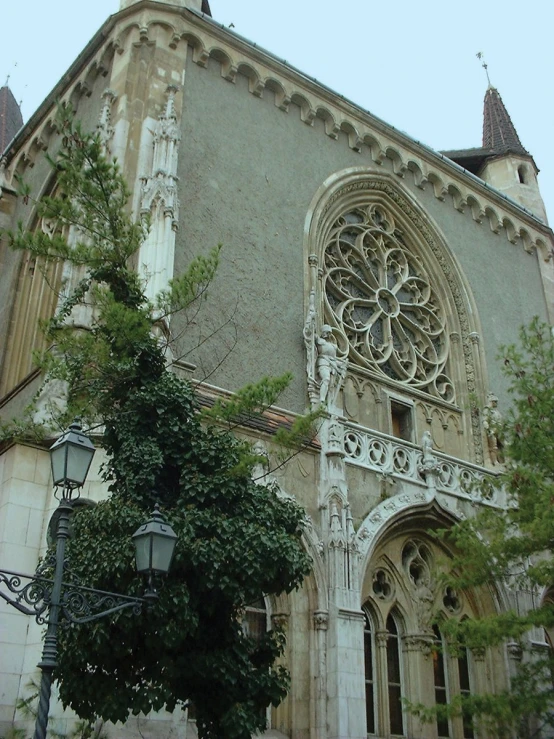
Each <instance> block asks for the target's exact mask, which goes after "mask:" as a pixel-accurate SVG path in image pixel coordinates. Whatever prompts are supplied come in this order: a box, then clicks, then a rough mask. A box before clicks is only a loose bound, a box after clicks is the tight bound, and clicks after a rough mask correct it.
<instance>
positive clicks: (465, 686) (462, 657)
mask: <svg viewBox="0 0 554 739" xmlns="http://www.w3.org/2000/svg"><path fill="white" fill-rule="evenodd" d="M458 680H459V683H460V695H461V696H462V698H467V697H469V696H470V695H471V680H470V670H469V655H468V651H467V648H466V647H463V648H462V650H461V652H460V654H459V656H458ZM462 718H463V726H464V739H473V737H474V736H475V733H474V731H473V722H472V720H471V716H470V715H469V714H468V712H467V711H464V712H463V716H462Z"/></svg>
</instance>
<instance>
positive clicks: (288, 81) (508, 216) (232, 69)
mask: <svg viewBox="0 0 554 739" xmlns="http://www.w3.org/2000/svg"><path fill="white" fill-rule="evenodd" d="M153 23H155V21H153ZM169 35H170V36H171V38H170V40H169V46H170V47H171V48H174V49H176V48H177V47H178V45H179V44H180V43H186V44H188V45H190V46H191V47H192V55H193V61H194V62H196V64H198V65H199V66H201V67H207V66H208V63H209V60H210V59H214V60H215V61H217V62H218V63H219V64H220V66H221V76H222V77H223V78H224V79H226V80H228V81H229V82H235V81H236V78H237V76H238V75H243V76H245V77H246V78H247V79H248V87H249V90H250V92H251V93H252V94H253V95H254V96H256V97H262V96H263V93H264V91H265V90H269V91H270V92H271V93H272V94H273V96H274V101H275V105H276V107H278V108H279V109H280V110H282V111H284V112H288V111H289V110H290V108H291V106H297V107H298V109H299V111H300V119H301V120H302V121H303V122H304V123H305V124H306V125H309V126H313V125H314V121H315V120H316V119H320V120H322V121H323V123H324V130H325V133H326V135H327V136H329V137H330V138H332V139H338V138H339V136H340V135H341V134H342V135H345V136H346V137H347V140H348V145H349V147H350V148H351V149H353V150H354V151H356V152H360V153H361V152H362V151H364V150H366V151H367V152H368V153H369V155H370V157H371V159H372V161H373V162H374V163H375V164H377V165H381V164H383V162H384V160H385V159H388V160H389V161H390V162H391V164H392V171H393V172H394V174H396V175H397V176H398V177H400V178H404V177H406V176H407V175H408V174H410V175H411V176H412V177H413V181H414V184H415V185H416V187H418V188H420V189H422V190H423V189H425V188H426V187H427V186H428V185H430V186H431V187H432V188H433V192H434V195H435V197H436V198H437V199H439V200H441V201H446V200H451V202H452V204H453V205H454V207H455V208H456V210H458V211H460V212H461V213H463V212H465V211H466V210H467V211H468V212H470V213H471V215H472V217H473V219H474V220H475V221H476V222H477V223H483V222H488V223H489V226H490V229H491V231H493V232H494V233H496V234H500V233H501V232H502V231H504V232H505V235H506V237H507V238H508V240H509V241H510V242H511V243H512V244H516V243H518V242H520V243H521V245H522V246H523V247H524V249H525V250H526V251H533V250H534V249H538V250H539V251H540V252H541V253H542V254H543V256H544V258H545V259H550V258H551V256H552V251H551V247H549V245H548V243H547V239H546V238H545V237H544V236H543V235H542V234H540V233H538V232H535V231H534V230H532V229H530V228H528V227H527V226H526V225H524V224H523V223H522V222H521V221H519V220H518V219H517V218H515V217H514V215H513V214H512V213H508V212H506V211H504V210H503V209H501V208H499V207H498V205H497V204H494V205H492V204H491V203H490V202H488V201H487V200H486V199H484V198H483V197H482V195H481V194H480V193H478V192H477V193H476V192H475V190H474V189H472V188H470V187H467V186H466V185H465V184H463V183H462V182H461V181H460V179H459V178H456V181H453V177H452V174H450V173H448V172H446V171H445V170H446V168H447V166H448V165H446V164H445V168H444V170H442V169H438V168H436V167H433V165H432V164H429V163H428V162H424V161H423V160H422V159H420V158H419V157H417V158H416V157H414V155H413V153H412V152H409V151H407V150H406V149H404V147H402V146H400V145H399V144H398V143H397V142H393V141H391V140H388V139H387V138H386V136H385V135H384V134H382V133H380V132H379V133H376V132H375V130H374V129H372V128H370V126H369V125H368V124H366V123H364V122H363V121H362V120H361V117H360V118H357V117H355V116H354V115H352V114H351V111H350V110H348V111H347V110H346V108H351V106H350V104H347V105H346V106H344V108H342V109H341V108H340V107H339V106H337V105H333V104H331V103H330V102H329V100H326V99H325V100H324V99H323V96H322V97H318V96H317V92H316V85H314V83H313V82H311V81H310V82H309V83H308V85H307V86H306V87H309V88H312V89H310V90H308V89H306V87H305V88H301V87H300V84H301V79H302V78H301V77H299V78H298V79H294V78H293V76H292V74H291V75H290V76H288V75H287V77H285V76H282V75H279V74H278V73H277V72H276V70H275V69H270V68H269V67H268V66H266V65H265V64H264V63H262V62H254V61H252V60H251V59H246V58H244V57H239V54H240V51H238V50H237V49H236V48H235V49H231V48H230V47H226V48H224V47H223V45H222V44H219V45H218V44H213V39H212V38H210V37H208V35H207V34H203V33H201V32H200V31H199V30H195V31H194V32H193V31H191V30H190V29H186V30H183V31H182V32H179V31H178V30H177V29H176V28H172V29H171V32H170V34H169ZM254 53H255V54H256V50H255V51H254ZM316 84H317V83H316ZM325 97H328V96H327V95H325ZM446 161H447V160H446Z"/></svg>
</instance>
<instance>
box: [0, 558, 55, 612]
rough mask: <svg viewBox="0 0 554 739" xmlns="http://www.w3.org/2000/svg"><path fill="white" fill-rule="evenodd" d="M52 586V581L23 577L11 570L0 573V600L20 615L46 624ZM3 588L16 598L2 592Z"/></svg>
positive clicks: (28, 576)
mask: <svg viewBox="0 0 554 739" xmlns="http://www.w3.org/2000/svg"><path fill="white" fill-rule="evenodd" d="M26 581H28V582H26ZM52 584H53V583H52V580H49V579H48V578H45V577H41V576H36V577H35V576H33V575H22V574H21V573H19V572H10V571H9V570H4V571H0V598H3V599H4V600H5V601H6V603H9V604H10V605H11V606H13V607H14V608H16V609H17V610H18V611H19V612H20V613H24V614H25V615H26V616H34V618H36V620H37V622H38V623H39V624H43V623H45V622H46V617H45V615H44V614H45V611H47V610H48V607H49V606H50V593H51V590H52ZM2 586H4V587H5V588H7V590H8V591H9V593H13V594H14V596H15V597H11V595H9V594H8V593H6V592H5V590H2Z"/></svg>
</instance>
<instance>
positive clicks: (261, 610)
mask: <svg viewBox="0 0 554 739" xmlns="http://www.w3.org/2000/svg"><path fill="white" fill-rule="evenodd" d="M242 628H243V631H244V633H245V634H246V635H247V636H250V637H252V639H256V640H259V639H260V638H261V637H262V636H263V634H265V632H266V631H267V629H268V623H267V608H266V606H265V602H264V599H263V598H259V599H258V600H257V601H255V602H254V603H252V604H251V605H249V606H247V607H246V609H245V612H244V618H243V619H242Z"/></svg>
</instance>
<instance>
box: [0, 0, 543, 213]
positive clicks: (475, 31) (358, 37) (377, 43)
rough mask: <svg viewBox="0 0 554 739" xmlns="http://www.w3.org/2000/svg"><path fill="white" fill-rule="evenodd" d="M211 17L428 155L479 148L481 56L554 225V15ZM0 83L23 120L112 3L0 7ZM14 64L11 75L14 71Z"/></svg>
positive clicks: (230, 5) (465, 10) (499, 4)
mask: <svg viewBox="0 0 554 739" xmlns="http://www.w3.org/2000/svg"><path fill="white" fill-rule="evenodd" d="M210 5H211V9H212V14H213V16H214V19H215V20H216V21H219V22H221V23H222V24H224V25H229V24H230V23H234V26H235V28H234V30H235V31H236V32H237V33H240V34H241V35H242V36H245V37H246V38H248V39H249V40H251V41H254V42H256V43H257V44H258V45H260V46H263V47H265V48H266V49H267V50H269V51H271V52H272V53H274V54H275V55H276V56H278V57H280V58H283V59H286V60H287V61H288V62H289V63H291V64H293V65H294V66H296V67H298V68H299V69H301V70H302V71H303V72H305V73H306V74H309V75H311V76H313V77H315V78H316V79H318V80H319V81H320V82H322V83H324V84H325V85H327V86H328V87H330V88H332V89H333V90H335V91H336V92H338V93H340V94H342V95H344V96H345V97H347V98H349V99H350V100H352V101H353V102H355V103H356V104H358V105H360V106H361V107H362V108H365V109H367V110H369V111H371V112H372V113H373V114H375V115H377V116H379V117H380V118H383V119H384V120H385V121H387V123H390V124H392V125H393V126H395V127H396V128H399V129H401V130H403V131H405V132H406V133H408V134H409V135H410V136H412V137H413V138H415V139H418V140H420V141H422V142H423V143H425V144H427V145H429V146H431V147H432V148H434V149H454V148H465V147H471V146H479V145H480V144H481V133H482V106H483V97H484V94H485V90H486V87H487V82H486V77H485V73H484V71H483V70H482V69H481V67H480V63H479V61H478V60H477V59H476V56H475V54H476V53H477V52H478V51H482V52H483V53H484V54H485V57H486V59H487V62H488V65H489V73H490V76H491V81H492V83H493V84H494V85H495V86H496V87H497V88H498V90H499V92H500V94H501V96H502V98H503V100H504V103H505V105H506V107H507V109H508V112H509V113H510V115H511V117H512V120H513V122H514V124H515V126H516V129H517V131H518V133H519V136H520V138H521V141H522V144H523V145H524V146H525V147H526V148H527V149H528V151H530V153H531V154H532V155H533V156H534V158H535V161H536V163H537V165H538V167H539V169H540V170H541V174H540V175H539V183H540V186H541V191H542V193H543V198H544V200H545V204H546V208H547V210H548V211H549V214H550V220H551V221H553V219H554V154H553V140H554V96H553V93H552V77H553V73H554V43H553V41H552V30H553V26H554V3H551V2H549V1H548V0H527V1H526V2H525V3H522V2H520V0H518V1H517V2H515V1H514V0H464V3H452V2H446V0H419V2H413V0H389V2H388V3H383V2H379V3H377V2H375V0H346V1H343V2H333V1H332V0H279V2H272V1H271V0H265V2H263V3H262V2H259V1H258V0H210ZM0 7H1V9H2V30H3V34H2V36H3V38H2V43H1V44H0V78H1V81H2V82H3V81H4V79H5V77H6V75H8V74H9V75H10V85H11V87H12V90H13V92H14V94H15V96H16V98H17V100H21V101H22V110H23V115H24V118H25V120H26V119H27V118H28V117H29V116H30V114H31V113H32V112H33V111H34V110H35V108H36V107H37V106H38V105H39V103H40V102H41V100H42V99H43V98H44V97H45V95H47V94H48V92H49V91H50V90H51V89H52V87H53V86H54V84H55V83H56V82H57V81H58V79H59V78H60V77H61V76H62V75H63V73H64V72H65V71H66V69H67V68H68V66H69V64H70V63H71V61H72V60H73V59H74V58H75V57H76V56H77V54H78V53H79V51H80V50H81V49H82V48H83V46H84V45H85V44H86V43H87V41H88V40H89V39H90V38H91V37H92V35H93V34H94V33H95V31H96V30H97V29H98V28H99V26H100V25H101V24H102V22H103V21H104V20H105V19H106V18H107V17H108V16H109V15H110V14H111V13H114V12H116V11H117V10H118V9H119V0H94V1H90V0H80V1H79V2H77V1H76V0H27V2H19V3H17V2H13V0H0ZM16 63H17V66H14V65H15V64H16Z"/></svg>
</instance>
